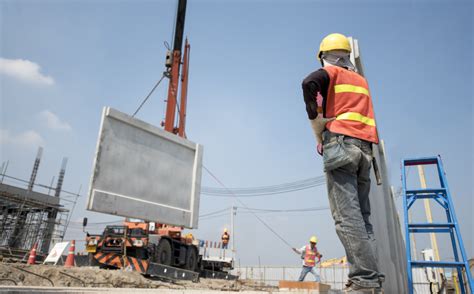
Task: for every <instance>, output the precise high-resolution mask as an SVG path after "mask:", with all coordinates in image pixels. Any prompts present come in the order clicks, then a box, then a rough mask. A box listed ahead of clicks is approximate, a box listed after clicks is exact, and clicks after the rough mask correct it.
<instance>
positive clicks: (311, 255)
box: [304, 245, 318, 267]
mask: <svg viewBox="0 0 474 294" xmlns="http://www.w3.org/2000/svg"><path fill="white" fill-rule="evenodd" d="M316 252H318V249H317V248H316V246H315V247H314V250H312V249H311V246H310V245H306V249H305V253H304V265H305V266H310V267H314V266H315V265H316Z"/></svg>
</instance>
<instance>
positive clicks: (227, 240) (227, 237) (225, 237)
mask: <svg viewBox="0 0 474 294" xmlns="http://www.w3.org/2000/svg"><path fill="white" fill-rule="evenodd" d="M229 238H230V236H229V234H222V243H224V244H228V243H229Z"/></svg>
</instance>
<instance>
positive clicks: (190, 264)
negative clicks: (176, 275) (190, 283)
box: [185, 246, 198, 272]
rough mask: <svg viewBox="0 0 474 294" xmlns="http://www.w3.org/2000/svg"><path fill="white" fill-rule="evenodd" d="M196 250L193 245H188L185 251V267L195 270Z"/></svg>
mask: <svg viewBox="0 0 474 294" xmlns="http://www.w3.org/2000/svg"><path fill="white" fill-rule="evenodd" d="M197 259H198V256H197V252H196V249H195V248H194V247H191V246H189V247H188V250H187V253H186V264H185V269H187V270H190V271H193V272H194V271H196V268H197Z"/></svg>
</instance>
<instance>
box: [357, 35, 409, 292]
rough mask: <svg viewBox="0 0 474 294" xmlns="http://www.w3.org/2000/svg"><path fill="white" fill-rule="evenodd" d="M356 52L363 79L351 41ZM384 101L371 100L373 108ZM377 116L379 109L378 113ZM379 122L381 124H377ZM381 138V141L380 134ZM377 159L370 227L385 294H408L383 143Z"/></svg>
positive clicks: (373, 177) (381, 142) (403, 250)
mask: <svg viewBox="0 0 474 294" xmlns="http://www.w3.org/2000/svg"><path fill="white" fill-rule="evenodd" d="M350 42H351V46H352V48H353V50H352V53H351V60H352V62H353V63H354V65H355V66H356V68H357V70H358V72H359V74H361V75H362V76H364V68H363V64H362V58H361V55H360V48H359V45H358V42H357V40H356V39H352V38H350ZM378 99H383V97H372V100H373V101H374V104H375V105H376V104H377V103H376V101H377V100H378ZM375 114H377V109H375ZM377 121H378V120H377ZM378 135H379V138H382V136H381V134H380V132H379V133H378ZM373 148H374V157H375V159H376V160H377V163H378V166H379V170H380V174H381V178H382V185H377V184H376V179H375V176H374V173H373V172H371V187H370V195H369V197H370V205H371V212H372V215H371V216H370V220H371V223H372V225H373V227H374V234H375V238H376V240H377V258H378V266H379V270H380V271H382V272H384V273H385V275H386V280H385V283H384V284H383V288H384V290H385V293H408V280H407V260H406V255H405V252H406V251H405V242H404V239H403V235H402V228H401V223H400V220H399V217H398V213H397V209H396V206H395V201H394V197H393V194H392V189H391V185H390V181H389V177H388V167H387V160H386V154H385V148H384V141H383V140H381V141H380V144H378V145H375V144H374V145H373Z"/></svg>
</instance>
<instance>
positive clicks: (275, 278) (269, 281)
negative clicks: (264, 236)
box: [232, 265, 432, 294]
mask: <svg viewBox="0 0 474 294" xmlns="http://www.w3.org/2000/svg"><path fill="white" fill-rule="evenodd" d="M301 270H302V266H243V267H236V268H234V270H233V272H232V273H233V274H235V275H238V276H239V279H241V280H251V281H254V282H257V283H261V284H262V285H268V286H278V282H279V281H280V280H292V281H297V280H298V278H299V276H300V274H301ZM315 271H316V273H317V274H318V275H319V276H320V278H321V283H324V284H327V285H330V286H331V289H336V290H342V289H344V288H345V284H346V282H347V281H348V275H349V266H348V265H332V266H328V267H316V268H315ZM413 272H414V277H415V281H414V282H415V283H414V287H415V289H416V293H418V294H422V293H426V294H430V293H432V292H431V290H430V286H431V285H430V282H429V281H428V280H427V278H426V273H425V272H424V271H423V269H414V270H413ZM305 281H314V276H313V275H312V274H311V273H308V275H306V278H305Z"/></svg>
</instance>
